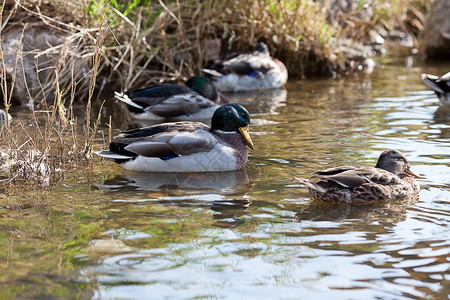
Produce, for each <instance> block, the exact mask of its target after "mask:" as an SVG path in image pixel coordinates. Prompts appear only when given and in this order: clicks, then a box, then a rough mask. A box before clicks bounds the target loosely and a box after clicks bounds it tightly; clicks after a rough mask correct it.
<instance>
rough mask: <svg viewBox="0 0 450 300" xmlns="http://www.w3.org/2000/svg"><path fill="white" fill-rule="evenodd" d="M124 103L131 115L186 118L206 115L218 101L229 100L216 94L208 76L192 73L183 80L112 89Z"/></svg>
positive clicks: (166, 118)
mask: <svg viewBox="0 0 450 300" xmlns="http://www.w3.org/2000/svg"><path fill="white" fill-rule="evenodd" d="M115 97H116V99H117V100H120V101H122V102H124V103H126V104H127V105H128V110H129V111H130V113H131V115H132V116H133V117H134V118H136V119H140V120H172V121H189V120H196V119H209V118H211V116H212V115H213V113H214V111H215V110H216V109H217V108H218V107H219V106H220V105H222V104H226V103H230V101H229V100H228V99H227V98H226V97H224V96H223V95H222V94H220V93H219V92H218V91H217V90H216V88H215V87H214V85H213V84H212V82H211V80H209V79H208V78H206V77H202V76H194V77H191V78H189V79H188V81H186V83H184V84H164V85H154V86H149V87H146V88H142V89H138V90H131V91H128V92H126V93H118V92H116V93H115Z"/></svg>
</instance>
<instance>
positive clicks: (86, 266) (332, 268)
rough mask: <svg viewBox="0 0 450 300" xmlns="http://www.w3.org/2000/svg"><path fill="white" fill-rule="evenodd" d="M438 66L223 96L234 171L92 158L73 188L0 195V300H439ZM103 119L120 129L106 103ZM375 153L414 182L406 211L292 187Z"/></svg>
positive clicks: (444, 279) (442, 127) (448, 209)
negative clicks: (394, 159)
mask: <svg viewBox="0 0 450 300" xmlns="http://www.w3.org/2000/svg"><path fill="white" fill-rule="evenodd" d="M415 64H417V65H415ZM449 68H450V65H447V66H442V65H441V66H437V67H436V66H423V65H422V63H420V62H414V63H413V65H412V66H409V67H407V64H406V63H405V61H404V60H403V59H401V58H400V59H398V58H385V59H384V61H383V64H381V65H379V67H378V68H377V69H376V70H375V72H374V73H373V74H371V75H370V76H363V75H359V76H351V77H347V78H344V79H336V80H328V79H323V78H322V79H310V80H302V81H291V82H289V84H288V86H287V90H286V91H278V92H263V93H256V94H241V95H229V96H230V97H231V98H233V99H235V101H238V102H240V103H242V104H244V105H245V106H246V107H247V108H248V109H249V111H250V112H251V114H252V120H253V122H252V125H251V131H252V135H253V141H254V143H255V147H256V149H255V150H254V151H251V152H250V158H249V163H248V165H247V167H246V170H243V171H238V172H225V173H205V174H186V173H183V174H145V173H136V172H129V171H125V170H123V169H122V168H120V167H119V166H118V165H116V164H114V163H112V162H108V161H105V162H100V160H96V164H95V166H94V169H93V170H92V175H91V176H88V178H84V177H82V178H77V175H76V174H75V173H74V175H71V174H66V180H65V181H64V182H63V183H61V184H59V185H58V188H55V189H54V190H51V191H47V192H38V193H23V194H22V193H17V194H12V195H2V196H1V198H0V204H1V208H0V246H1V247H0V249H1V250H0V251H1V252H0V264H1V266H2V270H3V272H2V275H0V287H1V288H0V291H1V292H0V297H1V298H11V297H17V298H30V297H38V298H39V297H44V298H45V297H49V296H70V297H81V298H120V299H128V298H138V299H139V298H141V299H148V298H156V299H159V298H197V297H198V298H200V297H210V298H229V299H236V298H255V299H256V298H258V299H261V298H269V299H278V298H282V299H286V298H287V299H291V298H295V299H299V298H303V299H328V298H330V297H334V299H374V298H382V299H423V298H427V299H449V298H448V297H449V296H448V295H449V293H450V255H449V254H450V228H449V227H450V226H449V224H450V193H449V191H450V107H441V106H440V105H439V102H438V99H437V98H436V96H435V95H434V94H433V92H431V91H429V90H428V89H427V87H426V86H425V85H424V84H422V82H421V80H420V74H421V73H422V72H424V71H426V72H429V73H434V74H444V73H446V72H447V71H448V69H449ZM103 114H104V116H105V117H106V116H108V115H110V114H112V115H113V116H114V117H113V128H114V132H115V133H117V132H118V131H119V130H124V129H127V128H130V127H133V126H135V125H134V123H133V122H125V120H126V118H125V117H124V116H123V113H122V112H121V111H120V110H119V109H118V107H117V106H116V105H115V104H114V103H113V102H111V104H110V105H107V106H106V108H105V111H104V112H103ZM105 130H106V129H105ZM99 140H100V139H99ZM387 148H394V149H398V150H401V151H403V152H404V153H405V154H406V155H407V157H408V158H409V160H410V163H411V165H412V166H413V169H414V170H415V171H416V172H417V173H420V174H423V175H424V176H426V179H423V180H420V183H421V186H422V189H421V192H420V196H419V199H402V200H397V201H389V202H385V203H375V204H373V205H343V204H324V203H318V202H315V201H313V200H312V199H311V196H310V195H309V193H308V192H307V190H306V189H304V188H302V187H300V186H298V185H297V184H295V182H294V181H293V177H294V176H298V177H310V176H311V172H313V171H315V170H317V169H323V168H327V167H331V166H335V165H341V164H361V165H374V164H375V162H376V159H377V158H378V155H379V154H380V152H381V151H383V150H384V149H387Z"/></svg>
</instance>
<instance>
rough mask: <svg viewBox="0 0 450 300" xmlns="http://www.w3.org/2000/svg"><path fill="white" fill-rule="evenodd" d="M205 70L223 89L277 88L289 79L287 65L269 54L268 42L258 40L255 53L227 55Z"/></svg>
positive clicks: (238, 90)
mask: <svg viewBox="0 0 450 300" xmlns="http://www.w3.org/2000/svg"><path fill="white" fill-rule="evenodd" d="M203 72H204V73H205V74H206V75H207V76H210V77H211V78H212V80H213V82H214V85H215V86H216V87H217V88H218V89H219V91H222V92H240V91H252V90H265V89H275V88H280V87H283V86H284V85H285V84H286V82H287V79H288V72H287V69H286V66H285V65H284V64H283V63H282V62H281V61H279V60H278V59H276V58H273V57H271V56H270V53H269V47H267V45H266V44H265V43H259V44H258V46H257V47H256V50H254V51H252V52H248V53H236V54H232V55H231V56H227V57H224V58H222V59H220V60H219V61H217V62H216V63H215V64H214V65H213V66H212V67H211V68H207V69H203Z"/></svg>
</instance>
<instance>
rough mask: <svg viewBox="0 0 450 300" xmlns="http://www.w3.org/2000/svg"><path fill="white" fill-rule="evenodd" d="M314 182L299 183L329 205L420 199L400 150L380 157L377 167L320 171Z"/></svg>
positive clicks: (339, 168) (387, 152)
mask: <svg viewBox="0 0 450 300" xmlns="http://www.w3.org/2000/svg"><path fill="white" fill-rule="evenodd" d="M314 174H315V175H314V176H313V177H316V178H319V180H318V181H317V182H312V181H309V180H307V179H303V178H295V179H296V181H298V182H299V183H301V184H303V185H304V186H306V187H307V188H308V190H309V192H310V193H311V194H312V196H313V197H314V198H316V199H318V200H322V201H326V202H347V203H350V202H358V201H366V202H367V201H376V200H390V199H396V198H403V197H410V196H417V195H418V194H419V190H420V186H419V184H418V183H417V182H416V181H415V180H414V178H412V177H410V176H413V177H416V178H421V177H420V176H419V175H416V174H415V173H414V172H413V171H411V168H410V166H409V163H408V160H407V159H406V157H405V155H404V154H403V153H401V152H400V151H397V150H386V151H384V152H383V153H381V155H380V157H379V158H378V161H377V164H376V166H375V167H361V166H341V167H336V168H331V169H327V170H324V171H318V172H315V173H314Z"/></svg>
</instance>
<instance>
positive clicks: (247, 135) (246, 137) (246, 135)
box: [239, 126, 255, 150]
mask: <svg viewBox="0 0 450 300" xmlns="http://www.w3.org/2000/svg"><path fill="white" fill-rule="evenodd" d="M239 132H240V133H241V135H242V137H243V138H244V141H245V144H247V146H248V147H249V148H250V149H252V150H253V149H255V146H253V142H252V139H251V138H250V132H249V126H245V127H239Z"/></svg>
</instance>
